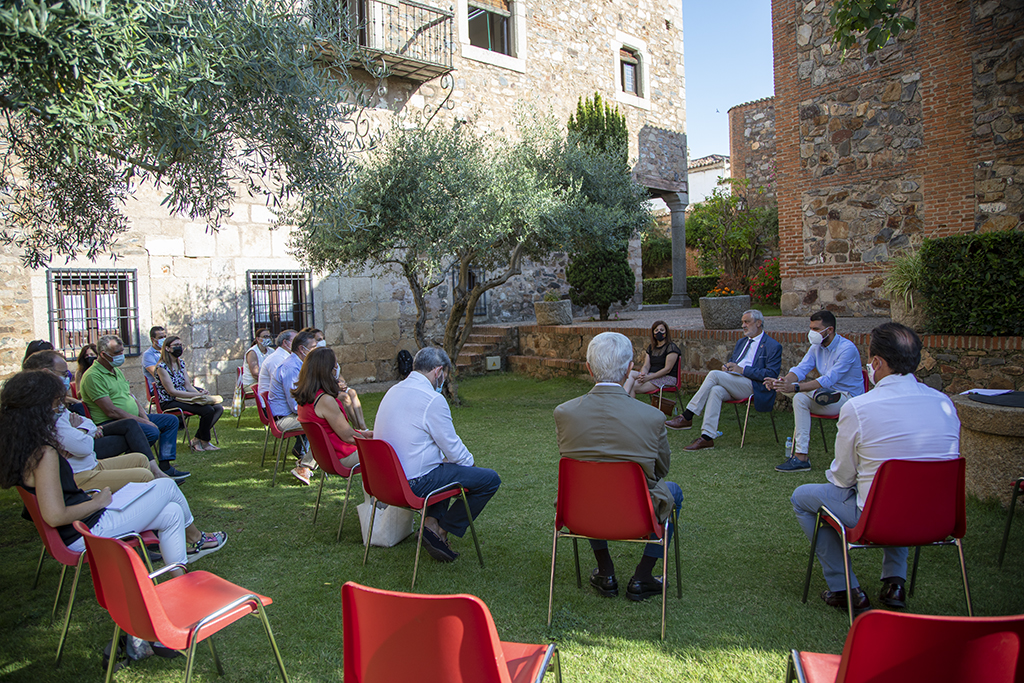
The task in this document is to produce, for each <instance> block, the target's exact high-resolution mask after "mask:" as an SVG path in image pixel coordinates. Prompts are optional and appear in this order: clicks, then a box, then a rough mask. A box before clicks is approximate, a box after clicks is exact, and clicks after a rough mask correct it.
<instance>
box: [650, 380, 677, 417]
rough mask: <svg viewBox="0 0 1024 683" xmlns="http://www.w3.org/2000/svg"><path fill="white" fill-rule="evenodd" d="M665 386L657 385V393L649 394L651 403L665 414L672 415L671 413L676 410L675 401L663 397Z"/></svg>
mask: <svg viewBox="0 0 1024 683" xmlns="http://www.w3.org/2000/svg"><path fill="white" fill-rule="evenodd" d="M664 393H665V387H658V393H656V394H651V405H652V406H654V407H655V408H657V409H658V410H660V411H661V412H663V413H665V415H667V416H669V417H672V414H673V413H674V412H675V410H676V402H675V401H673V400H672V399H670V398H665V397H664V396H663V394H664Z"/></svg>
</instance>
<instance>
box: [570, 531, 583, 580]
mask: <svg viewBox="0 0 1024 683" xmlns="http://www.w3.org/2000/svg"><path fill="white" fill-rule="evenodd" d="M578 541H579V539H576V538H574V539H572V554H573V557H575V558H576V588H577V589H579V588H583V580H582V579H581V578H580V546H579V543H578Z"/></svg>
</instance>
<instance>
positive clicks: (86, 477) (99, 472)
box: [75, 453, 154, 492]
mask: <svg viewBox="0 0 1024 683" xmlns="http://www.w3.org/2000/svg"><path fill="white" fill-rule="evenodd" d="M153 479H154V477H153V472H152V471H151V470H150V469H149V458H147V457H146V456H145V455H143V454H142V453H126V454H124V455H115V456H114V457H113V458H104V459H103V460H97V461H96V467H94V468H92V469H91V470H86V471H84V472H79V473H78V474H76V475H75V483H76V484H78V488H80V489H104V488H106V487H108V486H109V487H110V491H111V492H114V491H117V490H118V489H119V488H121V487H122V486H124V485H125V484H128V483H131V482H133V481H137V482H141V483H145V482H147V481H153Z"/></svg>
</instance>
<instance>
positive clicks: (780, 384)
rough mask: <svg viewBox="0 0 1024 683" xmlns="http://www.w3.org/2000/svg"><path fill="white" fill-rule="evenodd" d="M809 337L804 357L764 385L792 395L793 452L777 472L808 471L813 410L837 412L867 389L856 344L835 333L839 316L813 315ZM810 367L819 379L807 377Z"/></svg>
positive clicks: (826, 412)
mask: <svg viewBox="0 0 1024 683" xmlns="http://www.w3.org/2000/svg"><path fill="white" fill-rule="evenodd" d="M807 339H808V341H810V342H811V348H810V349H808V351H807V353H806V354H804V357H803V360H801V361H800V363H799V364H798V365H797V366H796V367H794V368H791V369H790V371H789V373H788V374H787V375H786V376H785V377H780V378H778V379H775V378H771V377H769V378H768V379H766V380H765V381H764V385H765V387H767V388H768V389H775V390H777V391H781V392H783V393H784V394H786V395H788V396H792V397H793V420H794V422H795V423H796V428H795V429H794V433H793V455H792V456H791V457H789V458H788V459H787V460H786V462H784V463H782V464H781V465H778V466H776V467H775V470H776V471H777V472H807V471H809V470H810V469H811V461H810V459H809V458H808V455H807V453H808V450H809V442H810V437H811V412H814V414H815V415H828V416H833V415H838V414H839V409H840V408H842V407H843V404H845V403H846V402H847V401H848V400H850V399H851V398H853V397H854V396H860V395H861V394H863V393H864V374H863V372H862V370H861V364H860V351H858V350H857V346H856V345H855V344H854V343H853V342H852V341H850V340H849V339H846V338H844V337H840V336H839V335H838V334H836V317H835V316H834V315H832V313H831V312H830V311H818V312H817V313H815V314H814V315H812V316H811V323H810V331H809V332H808V333H807ZM811 370H817V371H818V375H819V376H818V378H817V379H811V380H809V379H807V375H808V374H809V373H810V372H811Z"/></svg>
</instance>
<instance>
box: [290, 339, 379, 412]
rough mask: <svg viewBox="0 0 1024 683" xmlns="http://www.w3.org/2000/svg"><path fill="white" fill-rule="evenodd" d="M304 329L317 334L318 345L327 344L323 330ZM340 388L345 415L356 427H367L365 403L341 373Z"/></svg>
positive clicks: (339, 378)
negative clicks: (361, 401) (364, 410)
mask: <svg viewBox="0 0 1024 683" xmlns="http://www.w3.org/2000/svg"><path fill="white" fill-rule="evenodd" d="M302 331H303V332H312V333H313V334H314V335H316V345H317V346H318V347H323V346H327V342H326V341H325V339H324V333H323V332H322V331H321V330H318V329H316V328H315V327H304V328H302ZM338 388H339V389H341V393H340V394H339V398H340V399H341V405H342V406H344V407H345V415H346V416H347V417H348V420H349V422H351V423H352V426H353V427H354V428H356V429H366V418H365V417H363V404H362V403H360V401H359V394H358V393H356V390H355V389H353V388H352V387H350V386H349V385H348V382H346V381H345V378H344V377H342V376H341V375H340V374H339V375H338Z"/></svg>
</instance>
